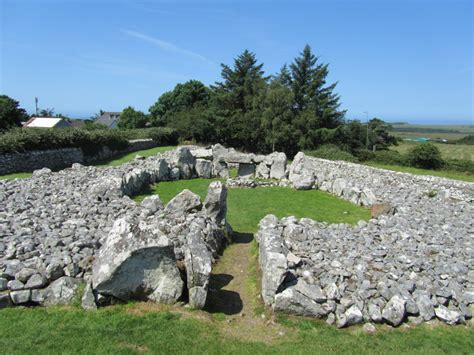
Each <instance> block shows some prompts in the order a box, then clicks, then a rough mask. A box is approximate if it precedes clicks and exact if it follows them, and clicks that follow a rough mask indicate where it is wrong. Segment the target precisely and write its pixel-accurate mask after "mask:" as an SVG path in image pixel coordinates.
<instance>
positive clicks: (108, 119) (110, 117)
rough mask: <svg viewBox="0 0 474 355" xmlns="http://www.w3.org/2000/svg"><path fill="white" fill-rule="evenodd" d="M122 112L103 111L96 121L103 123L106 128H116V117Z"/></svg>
mask: <svg viewBox="0 0 474 355" xmlns="http://www.w3.org/2000/svg"><path fill="white" fill-rule="evenodd" d="M121 113H122V112H104V113H103V114H102V115H101V116H100V117H99V118H98V119H97V121H96V122H97V123H100V124H103V125H104V126H106V127H107V128H117V123H118V119H119V117H120V114H121Z"/></svg>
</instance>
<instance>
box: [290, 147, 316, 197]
mask: <svg viewBox="0 0 474 355" xmlns="http://www.w3.org/2000/svg"><path fill="white" fill-rule="evenodd" d="M289 180H290V182H291V183H292V184H293V186H294V188H295V189H297V190H309V189H311V188H312V187H313V185H314V183H315V177H314V172H313V171H312V170H311V169H309V168H308V167H307V164H306V156H305V155H304V153H302V152H299V153H298V154H296V156H295V158H294V159H293V162H292V163H291V166H290V174H289Z"/></svg>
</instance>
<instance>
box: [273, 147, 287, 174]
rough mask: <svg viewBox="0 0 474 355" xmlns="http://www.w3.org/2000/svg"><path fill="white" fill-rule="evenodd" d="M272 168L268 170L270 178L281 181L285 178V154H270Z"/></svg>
mask: <svg viewBox="0 0 474 355" xmlns="http://www.w3.org/2000/svg"><path fill="white" fill-rule="evenodd" d="M270 157H271V160H272V166H271V168H270V178H272V179H279V180H280V179H283V178H285V177H286V161H287V160H286V154H285V153H278V152H274V153H272V154H270Z"/></svg>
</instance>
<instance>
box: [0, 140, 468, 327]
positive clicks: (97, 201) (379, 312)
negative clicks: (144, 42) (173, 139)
mask: <svg viewBox="0 0 474 355" xmlns="http://www.w3.org/2000/svg"><path fill="white" fill-rule="evenodd" d="M230 168H236V169H237V170H238V177H237V179H230V178H229V169H230ZM194 177H203V178H213V177H221V178H226V179H228V180H227V186H229V187H249V188H252V187H257V186H276V185H278V186H293V187H294V188H296V189H303V190H304V189H320V190H322V191H326V192H329V193H332V194H334V195H336V196H338V197H341V198H342V199H345V200H347V201H350V202H352V203H354V204H357V205H360V206H365V207H370V208H371V210H372V215H373V218H372V219H371V220H370V221H369V222H365V221H360V222H359V223H358V225H357V226H355V227H354V226H350V225H347V224H331V225H328V224H325V223H319V222H316V221H312V220H310V219H307V218H303V219H301V220H297V219H296V218H294V217H287V218H283V219H281V220H278V219H277V218H276V217H275V216H272V215H269V216H266V217H265V218H264V219H263V220H262V221H261V222H260V227H259V228H260V229H259V231H258V233H257V235H256V238H257V241H258V244H259V264H260V267H261V271H262V297H263V300H264V302H265V304H267V305H268V306H271V307H272V308H273V309H274V310H275V311H282V312H289V313H294V314H300V315H305V316H312V317H318V318H321V317H324V318H326V320H327V322H328V323H331V324H332V323H335V324H337V326H338V327H345V326H350V325H353V324H357V323H362V322H371V323H372V322H375V323H377V322H384V323H387V324H390V325H392V326H397V325H399V324H401V323H402V322H403V321H405V320H407V319H408V320H410V321H413V322H422V321H428V320H430V319H433V318H439V319H441V320H443V321H445V322H446V323H448V324H457V323H463V322H465V320H466V319H469V318H471V312H472V306H473V303H474V288H473V287H474V286H473V284H474V271H473V260H474V259H473V258H472V255H473V250H472V239H473V238H472V237H473V233H474V219H473V216H474V213H473V212H474V210H473V200H474V184H472V183H463V182H457V181H453V180H447V179H442V178H435V177H422V176H413V175H410V174H404V173H395V172H389V171H385V170H381V169H375V168H370V167H365V166H361V165H357V164H351V163H345V162H334V161H327V160H323V159H316V158H310V157H306V156H305V155H304V154H303V153H298V154H297V155H296V157H295V158H294V160H293V162H292V164H291V166H287V159H286V156H285V155H284V154H283V153H272V154H270V155H266V156H264V155H255V154H244V153H240V152H237V151H235V150H234V149H227V148H224V147H223V146H221V145H214V146H212V147H209V148H201V147H194V146H189V147H180V148H178V149H177V150H176V151H173V152H167V153H163V154H160V155H157V156H154V157H150V158H147V159H143V158H139V157H137V159H135V160H134V161H132V162H130V163H127V164H124V165H123V166H121V167H114V168H112V167H111V168H101V169H99V168H95V167H84V166H81V165H79V164H74V165H73V166H72V168H70V169H65V170H63V171H60V172H58V173H52V172H51V171H49V170H48V169H42V170H38V171H35V173H34V174H33V177H32V178H30V179H22V180H13V181H0V308H3V307H9V306H13V305H53V304H67V303H70V302H71V301H72V300H73V299H74V298H75V297H82V305H83V307H84V308H85V309H94V308H96V307H97V306H102V305H107V304H111V303H116V302H126V301H127V300H131V299H138V300H151V301H155V302H161V303H174V302H177V301H178V300H183V297H186V298H187V301H188V302H189V304H190V305H191V306H192V307H194V308H203V307H204V305H205V302H206V296H207V287H208V283H209V276H210V273H211V270H212V265H213V263H214V262H215V260H216V258H217V257H218V253H219V251H221V250H222V248H224V247H225V245H226V244H227V243H228V242H229V239H230V233H231V227H230V226H229V225H228V223H227V222H226V195H227V188H226V186H225V185H224V184H222V183H220V182H213V183H211V184H210V186H209V190H208V195H207V197H206V199H205V200H204V202H201V199H200V197H199V196H197V195H195V194H193V193H192V192H190V191H188V190H184V191H183V192H181V193H180V194H179V195H178V196H176V197H175V198H174V199H173V200H171V201H170V202H169V203H168V204H167V205H166V206H163V204H162V203H161V201H160V199H159V197H158V196H150V197H147V198H145V199H144V200H143V202H141V203H139V204H137V203H135V202H134V201H132V200H131V199H130V197H129V196H133V195H135V194H137V193H139V192H141V191H143V189H144V188H145V187H146V186H148V185H150V184H152V183H155V182H159V181H169V180H178V179H190V178H194ZM254 178H259V179H272V180H255V179H254ZM81 284H84V285H85V288H84V291H83V293H82V294H80V295H78V290H80V289H82V288H81V287H79V286H80V285H81ZM184 295H187V296H184Z"/></svg>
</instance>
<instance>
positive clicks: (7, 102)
mask: <svg viewBox="0 0 474 355" xmlns="http://www.w3.org/2000/svg"><path fill="white" fill-rule="evenodd" d="M26 120H28V114H27V113H26V111H25V110H24V109H23V108H21V107H20V103H19V102H18V101H16V100H14V99H12V98H11V97H8V96H7V95H0V130H6V129H10V128H13V127H19V126H21V122H22V121H26Z"/></svg>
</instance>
